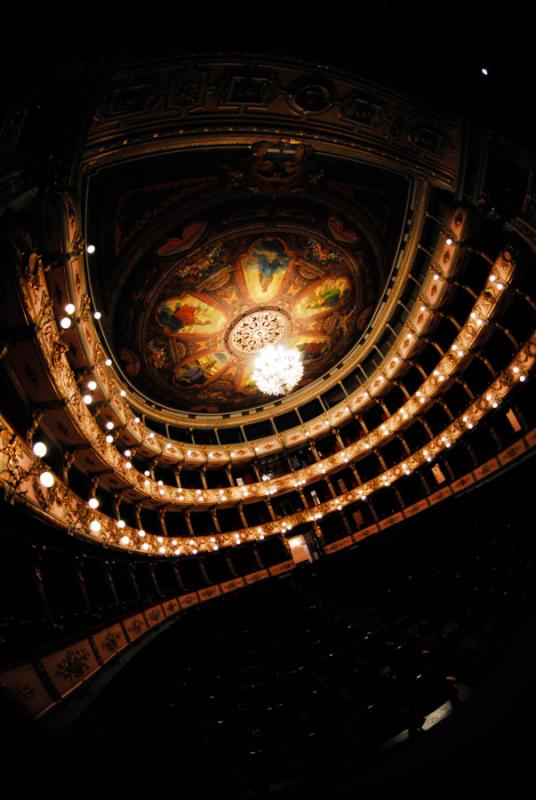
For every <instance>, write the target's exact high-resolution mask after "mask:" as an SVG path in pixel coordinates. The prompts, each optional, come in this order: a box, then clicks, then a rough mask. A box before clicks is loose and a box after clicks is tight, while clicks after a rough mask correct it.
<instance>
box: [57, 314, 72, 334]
mask: <svg viewBox="0 0 536 800" xmlns="http://www.w3.org/2000/svg"><path fill="white" fill-rule="evenodd" d="M72 324H73V322H72V320H71V318H70V317H62V318H61V319H60V325H61V327H62V328H63V330H64V331H66V330H68V328H70V327H71V325H72Z"/></svg>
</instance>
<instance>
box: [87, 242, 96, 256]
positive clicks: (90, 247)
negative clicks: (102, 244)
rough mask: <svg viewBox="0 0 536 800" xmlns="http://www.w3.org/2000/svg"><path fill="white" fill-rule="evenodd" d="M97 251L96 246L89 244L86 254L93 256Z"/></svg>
mask: <svg viewBox="0 0 536 800" xmlns="http://www.w3.org/2000/svg"><path fill="white" fill-rule="evenodd" d="M95 249H96V248H95V245H94V244H88V246H87V247H86V253H89V255H90V256H92V255H93V253H94V252H95Z"/></svg>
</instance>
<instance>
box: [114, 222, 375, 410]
mask: <svg viewBox="0 0 536 800" xmlns="http://www.w3.org/2000/svg"><path fill="white" fill-rule="evenodd" d="M330 224H331V226H332V227H333V229H334V230H336V231H337V233H338V234H339V235H340V236H341V237H344V238H345V239H346V240H347V242H348V245H349V246H348V247H346V248H343V247H342V246H340V245H336V244H334V243H333V242H330V241H329V240H328V239H326V238H324V237H322V236H319V235H318V234H317V235H314V236H313V235H311V234H308V235H304V234H302V233H297V232H294V231H288V230H287V231H284V232H282V231H281V230H269V229H268V230H263V231H262V233H260V232H257V233H244V232H240V231H237V232H234V233H233V234H231V235H229V236H227V237H225V238H220V239H216V240H214V241H211V242H210V243H207V244H205V245H202V246H200V247H196V248H194V249H193V251H192V252H191V253H189V254H188V255H187V256H184V257H183V258H180V257H178V258H177V260H176V261H174V263H173V265H172V266H171V267H168V268H167V269H166V268H165V262H164V263H163V260H165V259H166V258H168V257H169V256H177V255H178V254H177V250H179V249H181V248H184V247H185V243H186V242H187V241H188V240H194V239H196V238H198V237H199V235H200V233H201V231H202V230H203V227H204V226H203V223H202V222H194V223H191V224H189V225H187V226H186V227H185V228H184V229H183V230H182V231H180V233H179V235H176V236H174V237H170V238H168V239H166V240H164V241H163V242H161V243H160V244H159V245H158V246H157V248H156V250H155V251H154V257H155V263H156V264H157V269H155V271H154V275H155V280H154V283H153V284H151V285H150V286H149V287H146V289H145V295H144V296H145V300H144V309H143V312H142V313H141V315H140V316H138V315H137V314H136V315H133V314H131V313H128V311H127V313H126V315H125V319H124V323H123V324H124V327H123V330H124V336H123V338H122V341H123V344H122V345H121V346H120V348H119V358H120V359H121V360H122V361H123V363H124V365H125V366H124V368H125V371H126V372H127V374H128V375H129V376H130V377H131V378H132V379H133V382H134V383H135V385H136V386H138V387H139V388H140V389H141V390H142V391H143V392H144V393H146V394H149V395H152V396H153V397H154V396H155V394H156V396H157V397H160V398H164V397H165V399H166V401H167V402H168V403H169V402H170V401H171V402H174V403H176V404H177V405H178V406H179V407H181V408H190V409H192V410H193V411H210V412H225V411H229V410H235V409H241V408H245V407H248V406H251V405H258V404H262V402H263V400H265V399H266V398H265V396H264V395H262V394H261V393H260V392H259V391H258V389H257V387H256V386H255V384H254V382H253V380H252V377H251V373H252V369H253V361H254V357H255V354H256V352H257V351H258V350H259V349H260V347H261V346H262V345H263V344H264V343H267V342H270V343H272V342H280V343H285V344H287V345H288V346H291V347H295V348H297V349H298V350H299V351H300V352H301V354H302V359H303V364H304V377H303V379H302V384H303V383H306V382H308V381H310V380H313V379H314V378H317V377H318V376H320V375H321V374H322V373H323V372H325V371H326V370H328V369H329V368H330V366H332V365H333V364H334V363H335V362H336V361H337V360H338V359H340V358H341V357H342V356H344V354H345V353H346V351H347V350H348V348H349V346H351V344H352V343H353V342H354V340H355V337H356V335H358V334H359V332H360V331H362V330H363V328H364V326H365V324H366V322H367V320H368V317H369V316H370V313H371V310H372V307H371V300H372V297H371V291H370V289H368V287H367V281H366V273H367V271H370V265H369V264H367V262H366V261H365V259H364V257H363V253H362V252H359V250H356V243H357V242H358V239H359V236H358V234H357V232H356V231H355V229H353V228H352V227H347V226H345V225H344V223H343V221H342V220H341V219H340V218H339V217H336V216H335V215H333V216H332V218H331V219H330ZM137 299H139V298H137V297H136V296H135V295H134V296H132V295H131V296H128V294H127V296H126V297H125V302H124V307H125V309H128V308H132V307H133V306H135V305H136V301H137ZM133 341H135V342H136V345H137V346H136V347H133V346H130V347H129V346H127V343H132V342H133Z"/></svg>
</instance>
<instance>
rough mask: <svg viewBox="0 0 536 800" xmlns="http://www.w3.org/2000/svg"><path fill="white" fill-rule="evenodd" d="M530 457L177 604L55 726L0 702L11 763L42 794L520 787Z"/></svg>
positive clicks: (529, 714)
mask: <svg viewBox="0 0 536 800" xmlns="http://www.w3.org/2000/svg"><path fill="white" fill-rule="evenodd" d="M531 463H532V460H531V461H529V463H525V464H522V465H520V466H518V467H516V468H515V469H512V470H510V471H509V472H508V473H506V474H505V475H503V476H502V477H501V478H500V479H498V480H495V481H491V482H490V483H488V484H486V485H484V486H482V487H480V488H477V489H475V490H473V492H469V493H467V494H466V495H463V496H462V497H460V498H458V499H456V500H451V501H449V503H448V504H446V505H443V506H442V507H440V508H436V509H431V510H430V511H429V512H427V513H426V514H422V515H419V517H418V518H417V519H414V520H407V521H406V522H405V523H404V524H405V529H404V531H403V532H399V531H398V530H397V533H396V534H394V533H388V532H385V533H384V534H382V535H381V536H378V537H375V539H374V541H370V542H363V543H362V544H361V545H360V546H359V548H356V549H355V550H354V551H353V552H352V553H351V554H350V556H348V554H345V556H344V557H343V558H339V557H338V556H333V557H332V558H331V559H324V560H323V561H322V562H317V563H315V564H312V565H311V564H307V565H305V566H303V567H300V568H299V569H298V570H295V571H294V573H293V574H292V575H291V576H287V577H286V578H283V579H280V580H276V581H273V582H270V584H271V585H268V584H265V585H256V586H252V587H250V588H249V589H246V590H243V591H241V592H238V593H236V595H234V596H230V597H227V598H225V600H226V601H225V602H218V601H217V600H216V601H213V602H210V603H207V604H204V605H203V606H198V607H195V608H192V609H189V610H187V611H186V612H185V613H183V614H182V615H180V617H179V618H177V619H176V621H175V622H174V623H173V624H172V626H171V627H170V628H168V630H166V631H165V632H163V633H162V634H161V635H160V636H159V637H157V638H156V639H155V640H154V641H153V642H152V643H150V644H149V645H148V646H147V647H145V649H144V650H142V651H141V652H140V653H139V654H138V655H137V656H136V657H135V658H134V659H132V660H131V661H130V662H129V663H128V664H126V665H125V666H124V667H123V669H122V670H121V671H120V672H119V673H118V675H117V676H116V677H115V678H114V679H113V680H112V681H111V682H110V683H109V685H108V687H107V688H106V689H105V690H104V691H103V692H102V693H101V695H100V696H99V697H98V698H97V699H96V701H95V702H94V703H92V704H91V706H90V707H89V709H88V710H86V711H85V712H84V713H83V714H82V715H81V716H80V717H79V718H78V720H77V721H76V722H75V723H74V724H73V725H72V727H71V728H70V729H69V730H68V731H67V732H66V733H64V734H63V735H58V734H54V733H52V732H51V731H50V730H47V728H46V727H45V726H42V727H40V726H39V724H37V725H36V724H35V723H34V724H33V725H32V724H29V723H27V722H26V721H25V720H23V718H22V717H19V715H18V712H17V711H16V709H15V707H14V706H11V705H9V704H7V705H5V708H4V714H3V716H4V718H5V719H6V720H7V721H8V725H7V726H6V729H5V732H4V734H3V746H4V752H5V755H6V757H7V761H6V767H7V770H8V772H9V770H12V771H13V772H14V773H15V775H16V776H18V777H17V780H18V782H19V783H20V788H21V789H22V788H24V789H25V790H26V789H31V790H34V791H36V792H38V793H39V796H40V797H64V796H70V797H71V796H75V797H80V798H86V797H87V798H89V797H97V796H100V797H114V796H118V795H121V796H125V797H132V798H137V797H139V798H142V797H168V796H169V797H180V796H185V795H183V792H185V791H186V787H191V788H190V790H188V794H187V795H186V796H190V793H191V792H192V791H193V792H195V795H196V796H201V797H202V796H208V795H211V794H214V793H216V792H218V793H219V792H221V791H226V792H232V794H233V796H234V797H244V798H247V797H252V798H255V797H269V796H280V797H301V796H306V795H310V794H315V793H318V792H320V793H321V794H322V795H325V796H328V795H329V796H341V797H344V796H348V797H351V796H358V795H359V796H365V797H383V796H386V797H387V796H391V792H392V791H398V789H400V788H401V787H403V786H407V787H408V789H410V788H411V791H412V794H413V795H418V796H420V795H421V793H422V794H423V795H424V790H425V789H427V790H428V791H429V790H430V789H431V787H435V788H434V790H433V791H434V794H436V795H437V793H441V791H442V790H447V789H448V790H449V791H451V790H454V789H457V790H461V789H464V788H469V787H471V788H473V789H475V790H476V789H480V790H482V789H484V788H486V789H490V790H491V789H492V788H493V787H494V786H496V785H498V784H502V783H504V784H507V783H508V784H509V785H510V788H512V786H521V781H522V780H524V779H527V778H528V777H530V773H531V771H532V770H533V767H532V752H533V745H534V734H533V718H534V713H535V711H536V702H535V693H534V688H533V675H534V667H535V666H536V616H535V612H536V603H535V600H536V590H535V586H536V584H535V580H534V578H535V572H536V541H535V540H534V536H533V530H532V529H531V527H530V521H529V520H528V519H527V517H526V509H525V507H524V506H523V498H526V496H527V492H528V490H529V486H528V483H529V482H530V473H531V469H530V466H531ZM476 493H478V498H477V497H476ZM477 499H478V501H479V502H475V501H476V500H477ZM30 765H31V766H30ZM397 787H398V788H397Z"/></svg>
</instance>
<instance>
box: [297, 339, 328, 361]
mask: <svg viewBox="0 0 536 800" xmlns="http://www.w3.org/2000/svg"><path fill="white" fill-rule="evenodd" d="M296 347H297V348H298V350H299V351H300V353H301V354H302V356H303V360H304V361H313V360H314V359H315V358H320V356H323V355H324V353H327V351H328V349H329V342H328V340H327V339H321V340H316V341H305V342H298V343H297V345H296Z"/></svg>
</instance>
